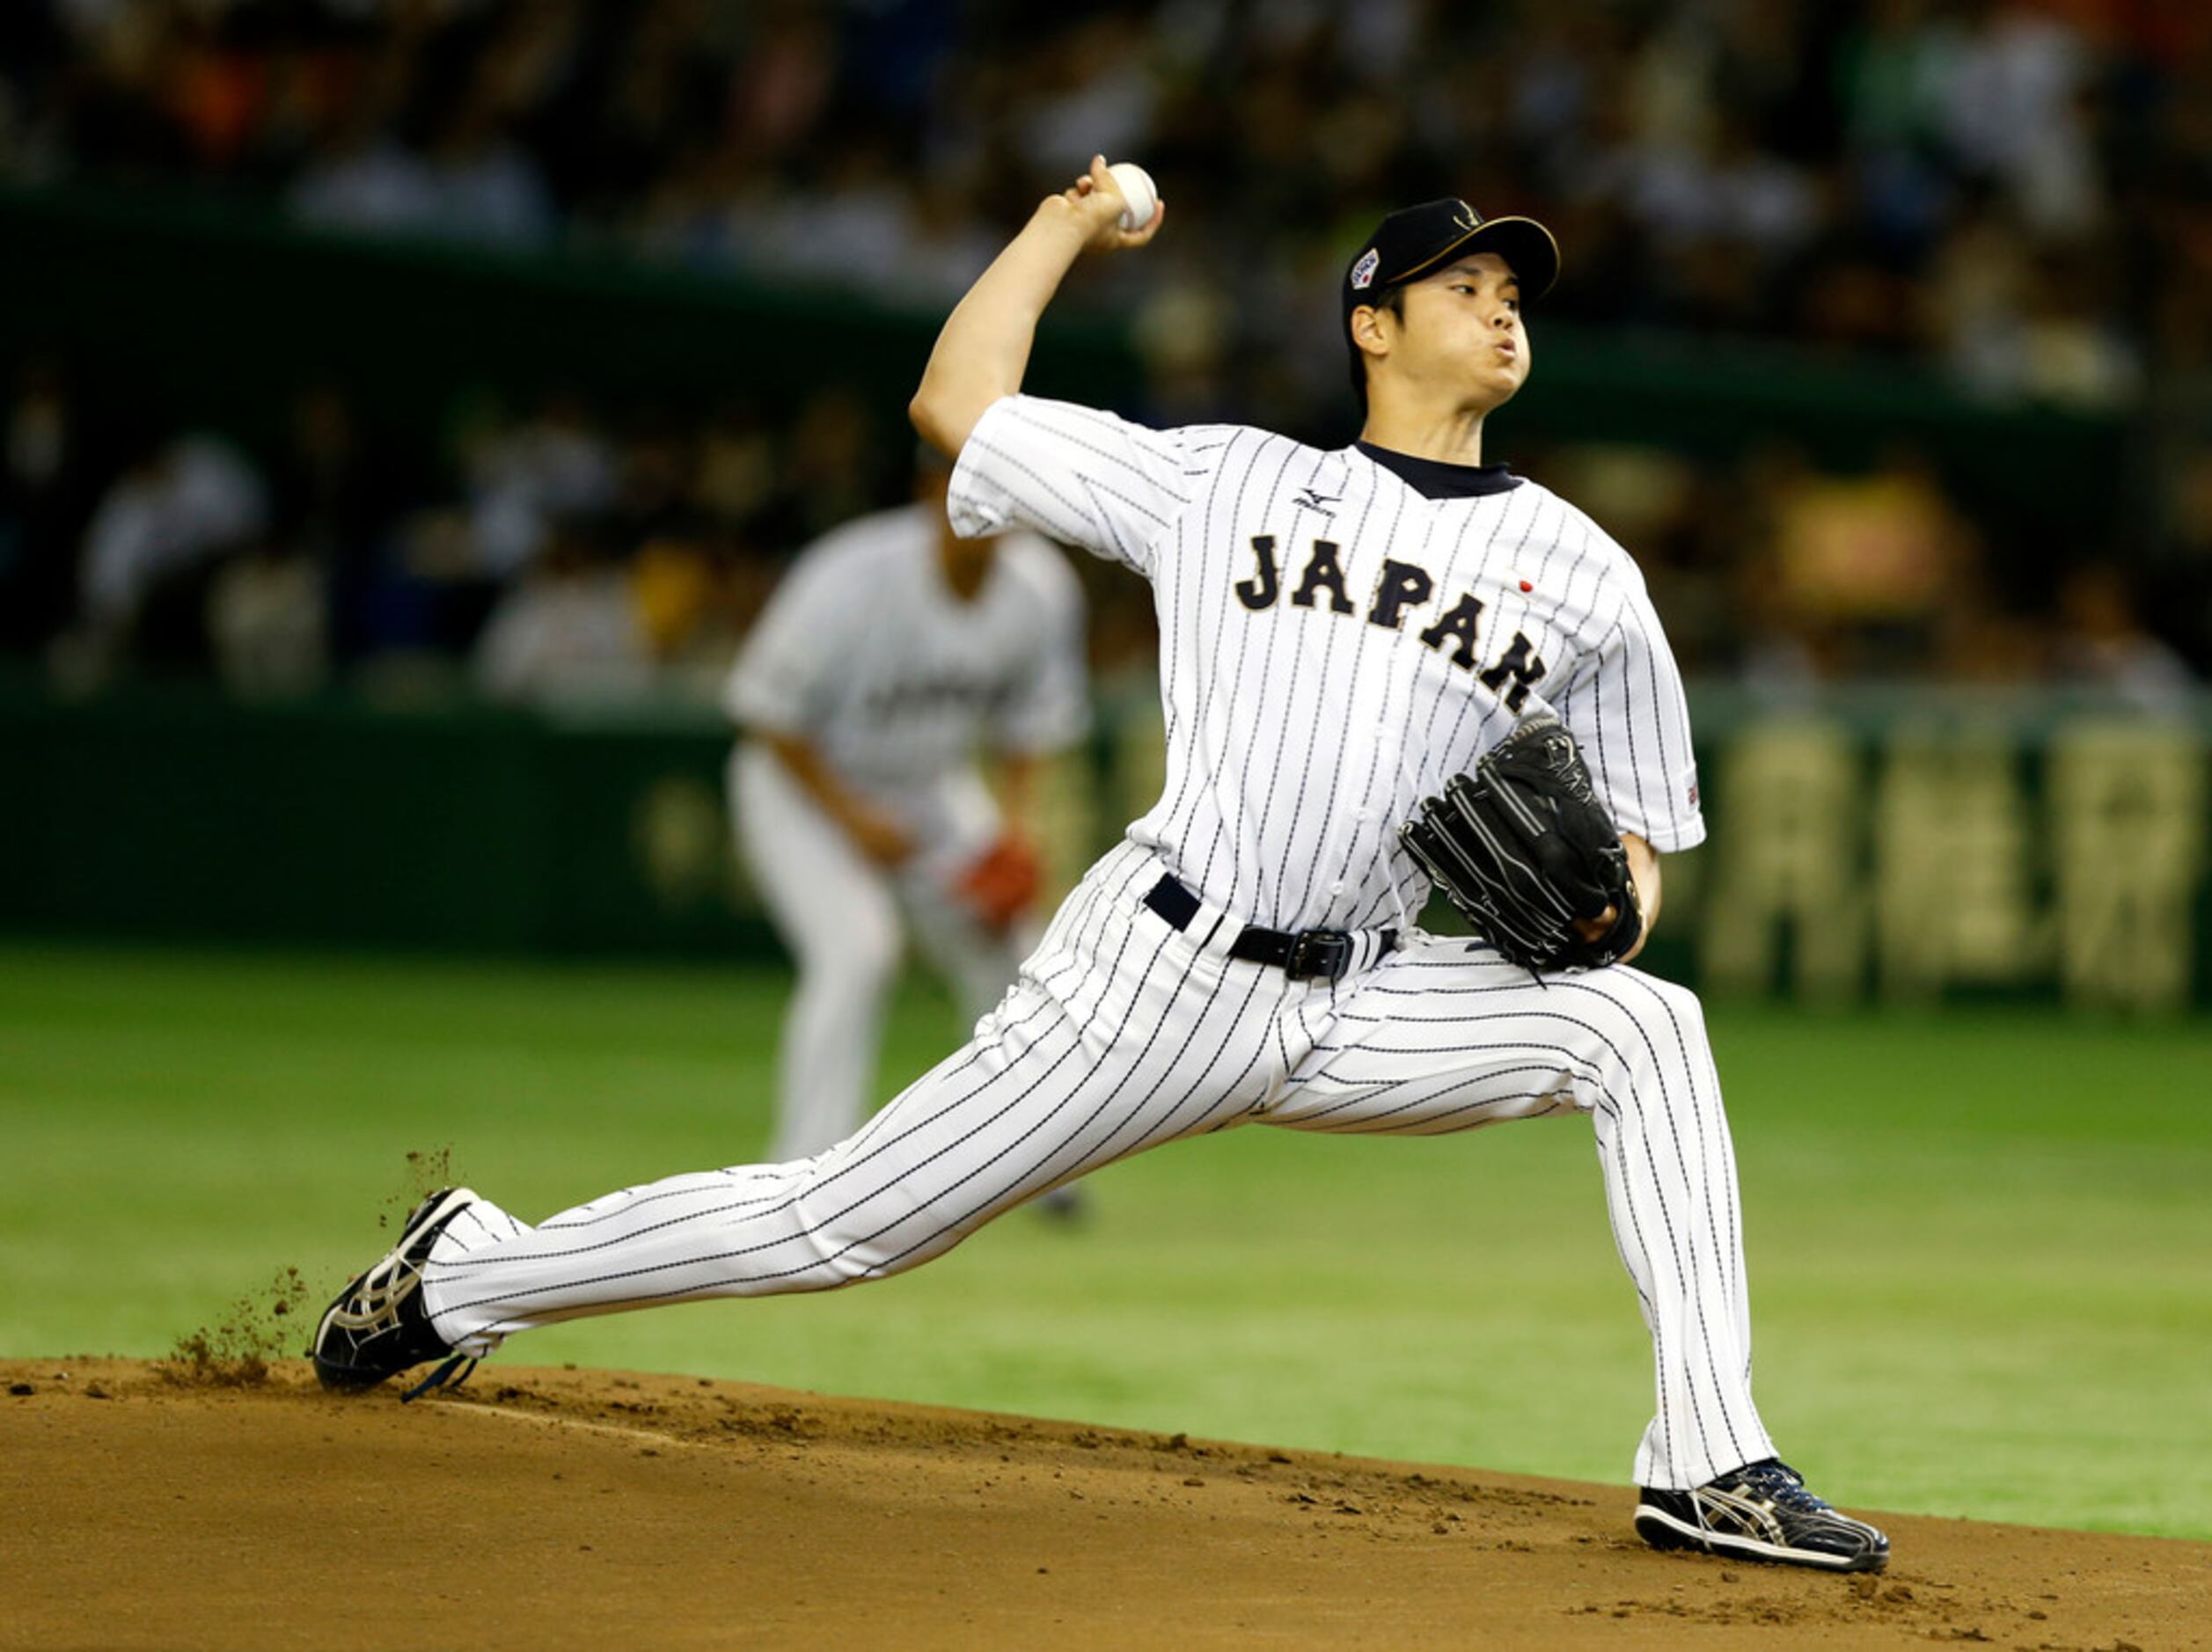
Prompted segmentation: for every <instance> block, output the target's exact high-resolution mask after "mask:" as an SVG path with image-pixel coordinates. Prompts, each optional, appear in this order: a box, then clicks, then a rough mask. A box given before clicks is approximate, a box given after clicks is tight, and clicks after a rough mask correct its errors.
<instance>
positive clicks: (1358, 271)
mask: <svg viewBox="0 0 2212 1652" xmlns="http://www.w3.org/2000/svg"><path fill="white" fill-rule="evenodd" d="M1381 262H1382V257H1381V254H1380V253H1378V252H1376V251H1375V250H1374V248H1373V247H1369V248H1368V249H1367V250H1366V252H1362V253H1361V254H1360V255H1359V262H1358V263H1357V264H1354V265H1353V266H1352V267H1351V290H1352V291H1354V292H1356V293H1364V292H1366V290H1367V289H1368V288H1370V287H1372V286H1373V285H1374V281H1375V267H1376V266H1377V265H1379V264H1381Z"/></svg>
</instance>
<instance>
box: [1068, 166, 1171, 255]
mask: <svg viewBox="0 0 2212 1652" xmlns="http://www.w3.org/2000/svg"><path fill="white" fill-rule="evenodd" d="M1053 200H1056V201H1058V202H1059V203H1060V204H1061V205H1062V206H1064V207H1065V208H1066V210H1067V212H1068V214H1069V216H1071V217H1072V218H1073V220H1074V222H1075V223H1076V226H1077V227H1078V228H1079V229H1080V230H1082V231H1083V250H1084V251H1085V252H1120V251H1122V250H1123V249H1124V248H1125V247H1132V246H1142V245H1145V244H1146V242H1147V241H1149V240H1151V239H1152V238H1153V237H1154V236H1155V235H1157V234H1159V233H1160V225H1161V220H1163V219H1164V218H1166V216H1168V203H1167V202H1166V201H1161V202H1160V203H1159V205H1157V206H1155V207H1154V208H1153V209H1152V221H1151V222H1150V223H1144V224H1139V226H1138V227H1137V228H1136V229H1134V230H1124V229H1123V228H1122V227H1121V215H1122V211H1123V209H1124V208H1126V207H1127V206H1128V204H1129V202H1128V201H1126V200H1124V198H1123V195H1122V193H1121V186H1120V185H1119V184H1117V183H1116V182H1115V181H1114V175H1113V173H1111V172H1108V171H1107V170H1106V157H1104V156H1103V155H1094V156H1092V157H1091V169H1090V171H1089V172H1087V173H1085V174H1084V175H1083V176H1082V177H1080V178H1079V179H1076V180H1075V181H1074V182H1073V184H1071V185H1069V186H1068V187H1067V188H1066V189H1064V190H1062V191H1061V192H1060V194H1058V196H1056V197H1054V198H1053ZM1045 204H1046V205H1047V206H1048V207H1049V206H1051V204H1052V201H1046V203H1045Z"/></svg>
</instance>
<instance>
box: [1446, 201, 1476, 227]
mask: <svg viewBox="0 0 2212 1652" xmlns="http://www.w3.org/2000/svg"><path fill="white" fill-rule="evenodd" d="M1452 222H1453V223H1456V224H1457V225H1459V227H1460V228H1461V229H1462V230H1479V229H1481V228H1482V227H1483V215H1482V214H1481V213H1479V212H1477V211H1476V210H1475V208H1472V207H1470V206H1469V205H1468V204H1467V203H1466V202H1465V201H1461V202H1460V209H1459V210H1458V211H1457V212H1455V213H1454V214H1453V215H1452Z"/></svg>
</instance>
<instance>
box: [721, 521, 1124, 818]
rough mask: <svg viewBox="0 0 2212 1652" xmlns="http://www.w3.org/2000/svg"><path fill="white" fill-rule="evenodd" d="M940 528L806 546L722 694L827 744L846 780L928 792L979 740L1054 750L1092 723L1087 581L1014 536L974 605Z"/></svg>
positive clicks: (744, 709) (871, 532) (746, 717)
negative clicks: (954, 574)
mask: <svg viewBox="0 0 2212 1652" xmlns="http://www.w3.org/2000/svg"><path fill="white" fill-rule="evenodd" d="M937 531H938V530H937V526H936V523H934V521H933V520H932V519H931V516H930V514H929V511H928V508H927V507H925V506H921V505H913V506H909V507H906V508H902V509H898V510H892V511H885V512H883V513H881V514H879V515H871V516H864V517H861V518H860V519H859V520H858V521H856V522H853V523H847V524H846V525H845V526H844V527H842V528H840V529H838V530H836V531H835V532H832V533H831V534H828V535H826V536H824V537H823V538H822V539H820V540H818V541H817V542H816V544H814V545H811V546H809V548H808V549H807V550H806V551H805V552H802V554H801V555H800V557H799V559H798V560H797V561H796V562H795V563H794V564H793V566H792V569H791V572H790V574H788V575H787V576H786V578H785V580H784V582H783V583H782V585H780V587H778V588H777V590H776V594H775V596H774V597H773V598H772V599H771V601H770V602H769V603H768V607H767V610H766V611H765V613H763V614H762V616H761V618H760V620H759V623H758V625H755V626H754V627H753V630H752V632H751V635H750V636H748V637H747V638H746V640H745V646H744V647H743V650H742V651H741V652H740V654H739V655H738V659H737V663H736V669H734V670H733V671H732V672H731V673H730V677H729V684H728V686H727V687H726V689H725V690H724V692H723V702H724V705H725V706H726V708H727V709H728V710H729V713H730V715H731V716H732V717H734V718H735V719H736V720H738V721H739V722H741V723H743V724H744V725H746V726H747V727H751V728H756V729H766V730H772V731H774V732H777V733H781V734H790V735H802V736H804V737H806V738H807V739H809V740H810V741H812V742H815V744H816V745H817V747H818V749H820V750H821V751H822V753H823V755H824V757H825V758H826V759H827V760H828V762H829V763H830V765H831V768H832V769H834V770H835V771H837V772H839V774H840V775H843V776H844V777H846V778H848V779H850V780H852V781H854V782H856V783H858V784H860V785H861V786H866V787H870V788H873V789H876V790H882V791H896V790H898V789H900V788H902V787H906V786H923V785H927V783H929V782H931V781H933V780H935V779H936V778H940V777H941V776H942V775H944V774H945V773H946V772H947V771H949V770H953V769H956V768H958V767H960V766H962V765H963V764H966V763H967V762H968V761H970V759H971V758H972V757H973V756H974V753H975V751H976V749H977V748H978V746H989V747H991V748H992V749H996V750H1001V751H1020V752H1039V753H1041V752H1047V751H1053V750H1058V749H1061V748H1063V747H1065V746H1066V745H1068V744H1070V743H1072V742H1073V741H1074V740H1075V739H1077V738H1078V737H1079V736H1080V735H1081V733H1082V731H1083V728H1084V727H1085V725H1086V722H1087V720H1088V714H1089V702H1088V688H1087V686H1086V683H1085V676H1084V669H1083V646H1084V644H1083V607H1082V594H1081V590H1080V587H1079V586H1078V584H1077V583H1076V580H1075V574H1074V571H1073V569H1072V568H1070V567H1068V566H1067V564H1066V562H1065V561H1064V560H1063V559H1061V556H1060V553H1059V552H1057V551H1055V550H1054V549H1053V548H1052V547H1051V546H1050V545H1045V544H1044V543H1042V542H1041V541H1040V540H1038V539H1037V538H1036V537H1035V536H1034V535H1030V534H1009V535H1007V537H1005V538H1004V539H1003V540H1001V541H1000V544H999V545H998V547H997V557H996V559H995V560H994V562H993V564H992V569H991V573H990V575H989V577H988V578H987V579H986V580H985V583H984V585H983V588H981V589H980V590H979V591H978V593H977V594H976V596H975V597H974V598H973V599H972V600H971V601H968V602H963V601H961V600H960V599H959V598H957V597H956V596H954V595H953V593H952V592H951V590H950V589H949V588H948V587H947V585H946V583H945V581H944V576H943V574H941V571H940V570H939V567H938V565H937V556H936V535H937Z"/></svg>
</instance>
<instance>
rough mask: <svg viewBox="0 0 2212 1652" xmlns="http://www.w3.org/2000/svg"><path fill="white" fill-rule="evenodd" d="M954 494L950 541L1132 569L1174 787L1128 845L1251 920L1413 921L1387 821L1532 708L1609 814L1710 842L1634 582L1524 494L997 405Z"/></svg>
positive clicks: (1610, 553) (963, 459) (1416, 880)
mask: <svg viewBox="0 0 2212 1652" xmlns="http://www.w3.org/2000/svg"><path fill="white" fill-rule="evenodd" d="M949 509H950V513H951V517H952V522H953V525H954V527H955V529H956V530H957V531H959V532H961V533H963V534H987V533H995V532H1000V531H1002V530H1005V529H1007V528H1008V527H1012V526H1015V525H1021V526H1027V527H1031V528H1035V529H1036V530H1039V531H1040V532H1043V533H1045V534H1048V535H1050V536H1051V537H1053V538H1055V539H1058V540H1060V541H1062V542H1064V543H1067V544H1072V545H1082V546H1084V547H1085V548H1086V549H1088V550H1090V551H1092V552H1095V553H1097V554H1099V555H1101V556H1104V557H1107V558H1110V559H1114V560H1117V561H1120V562H1123V563H1125V564H1126V565H1128V566H1129V567H1132V568H1134V569H1135V570H1137V571H1138V572H1139V573H1140V574H1144V575H1145V576H1146V578H1148V579H1149V580H1150V581H1152V584H1153V588H1154V607H1155V609H1156V610H1157V612H1158V615H1159V620H1160V637H1161V660H1160V682H1161V705H1162V709H1163V711H1164V713H1165V716H1166V719H1167V784H1166V786H1165V788H1164V790H1163V792H1162V793H1161V799H1160V801H1159V803H1158V804H1157V805H1156V806H1155V807H1154V808H1153V809H1152V811H1151V812H1150V813H1149V814H1147V815H1145V817H1144V818H1143V819H1142V820H1140V821H1139V822H1136V823H1135V824H1134V825H1133V826H1132V828H1131V829H1130V837H1132V839H1134V840H1135V841H1136V842H1138V843H1140V844H1145V845H1146V846H1148V847H1150V848H1152V849H1154V851H1155V852H1158V853H1159V854H1160V855H1161V857H1162V859H1165V860H1166V862H1167V863H1168V866H1171V867H1172V868H1173V869H1174V871H1175V872H1176V875H1177V876H1179V877H1180V878H1182V879H1183V881H1184V882H1185V883H1187V884H1188V885H1190V887H1191V888H1193V889H1194V890H1196V891H1197V892H1198V893H1199V894H1200V895H1203V896H1205V898H1206V899H1207V900H1208V901H1210V902H1212V903H1214V904H1216V905H1218V906H1220V907H1221V908H1223V909H1224V910H1227V911H1230V912H1233V913H1235V914H1237V915H1238V916H1239V917H1242V918H1244V919H1245V920H1246V921H1247V922H1249V923H1256V924H1261V925H1269V926H1271V927H1275V928H1282V929H1305V928H1313V927H1329V928H1344V929H1357V928H1367V927H1373V926H1377V925H1400V924H1403V923H1405V922H1406V921H1408V919H1409V917H1410V916H1411V915H1414V914H1417V912H1418V911H1419V909H1420V906H1421V904H1422V903H1423V902H1424V901H1425V899H1426V896H1427V893H1428V884H1427V881H1426V880H1425V878H1423V877H1422V875H1421V874H1420V873H1419V871H1418V870H1417V868H1416V867H1415V866H1414V865H1413V863H1412V862H1411V861H1410V859H1408V858H1407V856H1406V855H1405V853H1404V852H1403V849H1401V848H1400V847H1399V846H1398V841H1397V828H1398V825H1399V823H1400V822H1403V821H1404V820H1406V819H1407V818H1408V817H1409V816H1410V815H1411V814H1412V813H1413V811H1414V809H1415V808H1416V806H1417V804H1418V802H1419V800H1421V799H1422V798H1423V797H1425V796H1427V795H1429V794H1432V793H1436V792H1439V791H1440V790H1441V789H1442V787H1443V785H1444V782H1445V780H1446V779H1447V778H1449V777H1450V776H1452V775H1454V774H1458V773H1461V772H1465V771H1469V770H1471V769H1472V768H1473V767H1474V765H1475V761H1476V758H1477V757H1479V756H1480V755H1481V754H1482V753H1483V751H1485V750H1487V749H1489V748H1490V747H1491V746H1492V745H1494V744H1496V743H1497V742H1498V741H1499V740H1500V739H1502V738H1503V737H1504V736H1505V734H1506V733H1507V732H1508V731H1509V730H1510V729H1511V728H1512V727H1513V725H1514V723H1515V721H1516V720H1517V717H1518V716H1519V715H1520V713H1524V712H1526V711H1527V709H1528V708H1529V707H1531V706H1532V705H1549V707H1550V708H1551V709H1552V710H1553V711H1555V712H1556V713H1558V714H1559V716H1560V717H1561V718H1563V719H1564V720H1565V722H1566V723H1567V726H1568V727H1570V728H1571V729H1572V730H1573V732H1574V735H1575V738H1576V739H1577V740H1578V742H1580V743H1581V746H1582V749H1583V754H1584V757H1585V759H1586V761H1587V762H1588V764H1589V765H1590V770H1591V775H1592V778H1593V780H1594V782H1595V783H1596V786H1597V790H1598V794H1599V796H1600V798H1601V799H1602V800H1603V801H1604V802H1605V804H1606V806H1607V808H1608V810H1609V811H1610V812H1611V814H1612V815H1613V819H1614V822H1615V824H1616V825H1617V826H1618V827H1619V829H1620V830H1622V831H1624V832H1634V833H1637V834H1638V835H1639V836H1641V837H1644V838H1646V839H1648V840H1649V841H1650V842H1651V843H1652V846H1653V847H1655V848H1657V849H1660V850H1677V849H1687V848H1689V847H1691V846H1692V845H1694V844H1696V843H1698V842H1700V841H1702V840H1703V837H1704V825H1703V819H1702V817H1701V816H1700V815H1699V812H1698V808H1697V803H1696V770H1695V767H1694V765H1693V762H1692V758H1691V755H1690V744H1689V719H1688V708H1687V706H1686V705H1685V704H1684V701H1683V698H1682V689H1681V676H1680V675H1679V673H1678V672H1677V670H1676V668H1675V665H1674V656H1673V654H1672V653H1671V652H1670V651H1669V649H1668V647H1667V646H1666V636H1665V634H1664V632H1662V631H1661V629H1660V625H1659V617H1658V615H1657V614H1656V613H1655V612H1654V611H1653V610H1652V604H1651V600H1650V597H1649V596H1648V595H1647V594H1646V592H1645V589H1644V578H1643V574H1642V573H1641V571H1640V570H1639V569H1638V568H1637V566H1636V564H1635V563H1634V562H1633V561H1632V560H1631V559H1630V557H1629V555H1628V553H1627V552H1625V551H1623V550H1622V548H1621V547H1620V546H1619V545H1616V544H1615V543H1614V542H1613V540H1612V539H1610V538H1608V537H1607V536H1606V534H1605V533H1604V532H1603V531H1602V530H1600V529H1599V528H1598V527H1597V526H1596V525H1595V524H1594V523H1592V522H1591V521H1590V519H1589V518H1588V517H1586V516H1585V515H1583V514H1582V513H1581V512H1580V511H1578V510H1577V509H1575V508H1573V507H1572V506H1571V505H1569V504H1568V503H1567V502H1566V501H1564V500H1562V499H1560V498H1559V497H1558V496H1557V495H1556V494H1555V493H1551V492H1550V491H1549V489H1547V488H1544V487H1542V486H1538V485H1536V484H1535V483H1534V482H1529V481H1526V480H1521V481H1519V482H1518V484H1517V485H1516V486H1511V487H1509V488H1505V489H1503V490H1502V491H1498V492H1494V493H1484V494H1481V495H1479V496H1476V497H1471V498H1448V499H1431V498H1429V497H1427V496H1425V494H1423V493H1420V492H1418V491H1417V490H1416V489H1415V488H1414V487H1412V486H1410V485H1409V484H1408V483H1407V482H1405V481H1404V480H1403V479H1401V478H1400V477H1399V476H1398V475H1397V474H1396V473H1395V471H1392V470H1390V469H1388V468H1387V467H1386V466H1384V465H1381V464H1377V463H1376V462H1375V461H1374V460H1373V459H1372V458H1370V457H1367V456H1366V454H1364V453H1362V452H1360V451H1359V450H1358V449H1357V448H1344V449H1337V450H1321V449H1316V448H1310V447H1307V446H1305V445H1303V444H1302V443H1300V442H1293V441H1292V440H1290V439H1289V438H1287V437H1285V436H1280V435H1271V434H1270V433H1268V432H1266V431H1262V430H1255V429H1249V428H1243V427H1241V426H1234V425H1213V426H1193V427H1189V428H1181V429H1173V430H1152V429H1148V428H1145V427H1142V426H1139V425H1134V424H1132V423H1130V422H1128V421H1127V420H1122V419H1119V418H1117V417H1115V416H1114V415H1113V414H1110V413H1101V412H1097V411H1095V410H1094V409H1091V408H1087V407H1079V406H1072V405H1070V404H1067V403H1064V402H1054V401H1047V400H1043V399H1040V398H1034V397H1028V396H1014V397H1008V398H1005V399H1003V400H1000V401H999V402H997V403H995V404H993V405H992V407H991V408H990V409H989V410H988V411H987V412H986V413H985V414H984V416H983V418H982V420H980V421H979V422H978V424H977V425H976V428H975V429H974V431H973V433H972V434H971V435H970V436H969V438H968V442H967V444H966V446H965V447H964V448H963V450H962V451H961V456H960V463H959V465H958V467H957V468H956V471H955V472H954V475H953V480H952V487H951V493H950V499H949Z"/></svg>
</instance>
